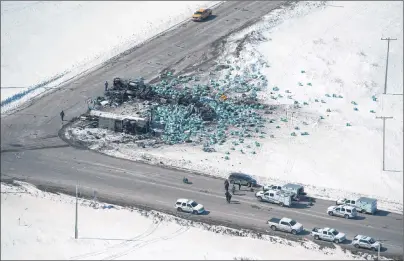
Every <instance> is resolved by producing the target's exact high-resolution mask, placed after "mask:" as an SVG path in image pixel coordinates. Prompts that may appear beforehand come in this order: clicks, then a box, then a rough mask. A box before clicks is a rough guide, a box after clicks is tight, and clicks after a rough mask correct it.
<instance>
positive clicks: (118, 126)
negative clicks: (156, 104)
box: [90, 110, 150, 134]
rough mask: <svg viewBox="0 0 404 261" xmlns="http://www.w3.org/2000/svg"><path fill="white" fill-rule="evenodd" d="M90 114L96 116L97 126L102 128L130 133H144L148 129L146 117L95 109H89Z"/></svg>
mask: <svg viewBox="0 0 404 261" xmlns="http://www.w3.org/2000/svg"><path fill="white" fill-rule="evenodd" d="M90 115H92V116H96V117H98V127H99V128H102V129H107V130H111V131H115V132H125V133H131V134H145V133H148V132H149V131H150V130H149V125H150V124H149V123H150V120H149V119H148V118H143V117H136V116H130V115H119V114H115V113H110V112H104V111H97V110H92V111H90Z"/></svg>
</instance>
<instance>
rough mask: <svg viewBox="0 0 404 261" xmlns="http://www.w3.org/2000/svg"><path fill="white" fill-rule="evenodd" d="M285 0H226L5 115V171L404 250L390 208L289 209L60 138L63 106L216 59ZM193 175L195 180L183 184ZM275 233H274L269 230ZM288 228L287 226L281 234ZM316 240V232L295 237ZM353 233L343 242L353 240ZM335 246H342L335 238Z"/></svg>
mask: <svg viewBox="0 0 404 261" xmlns="http://www.w3.org/2000/svg"><path fill="white" fill-rule="evenodd" d="M280 4H281V2H278V1H271V2H264V1H262V2H247V1H246V2H226V3H224V4H222V5H220V6H218V7H217V8H215V9H214V14H215V15H216V16H214V17H213V18H212V19H210V20H209V21H206V22H201V23H193V22H185V23H183V24H182V25H180V26H179V27H178V28H176V29H174V30H172V31H169V32H166V33H164V34H162V35H160V36H159V37H157V38H155V39H153V40H151V41H150V42H147V43H145V44H144V45H141V46H139V47H136V48H133V49H132V50H130V51H128V52H126V53H125V54H124V55H121V56H119V57H116V58H115V59H112V60H111V61H109V62H107V63H105V64H103V65H102V66H99V67H97V68H94V69H93V70H92V71H89V72H88V73H86V74H83V75H81V76H80V77H78V78H75V79H73V80H72V81H71V82H69V83H67V84H66V85H65V86H64V87H63V88H61V89H60V90H57V91H54V92H52V93H49V94H48V95H46V96H44V97H42V98H40V99H34V100H33V101H32V102H29V103H27V104H26V105H24V106H23V107H21V108H20V109H19V110H18V111H14V112H12V113H10V114H7V115H2V117H1V178H2V180H5V179H13V178H17V179H22V180H25V181H27V182H30V183H33V184H35V185H40V186H41V187H42V188H47V189H49V190H52V191H62V192H66V193H72V192H73V191H74V190H75V185H76V184H77V182H79V185H80V192H81V194H82V195H83V196H90V195H92V194H93V192H94V191H96V192H97V196H98V198H100V199H105V200H109V201H110V202H117V203H122V204H127V205H135V206H139V207H145V208H151V209H156V210H161V211H164V212H166V213H172V214H178V213H176V210H175V209H174V203H175V200H176V199H177V198H180V197H184V198H191V199H194V200H196V201H198V202H200V203H201V204H203V205H204V206H205V208H206V209H207V210H208V214H206V215H199V216H192V215H183V214H180V215H181V216H184V217H186V218H190V219H193V220H198V221H203V222H207V223H211V224H222V225H226V226H230V227H234V228H245V229H251V230H254V231H259V232H263V233H264V232H266V231H267V230H269V228H268V227H267V225H266V221H267V220H268V219H269V218H270V217H290V218H294V219H296V220H297V221H298V222H300V223H302V224H303V226H304V227H305V228H306V229H308V230H311V229H312V228H313V227H333V228H336V229H337V230H339V231H341V232H344V233H346V234H347V238H348V239H352V238H353V236H355V235H356V234H365V235H369V236H372V237H374V238H376V239H380V240H382V242H383V245H384V246H385V247H386V249H383V250H382V254H383V255H386V256H394V257H400V258H399V259H402V256H403V247H402V246H403V220H402V215H398V214H393V213H388V212H385V211H380V212H379V213H378V214H377V215H373V216H372V215H363V214H360V217H359V218H358V219H357V220H345V219H343V218H337V217H330V216H328V215H327V214H326V213H325V212H326V209H327V207H328V206H330V205H332V204H333V203H334V202H331V201H324V200H319V199H317V200H316V202H315V204H314V206H311V207H309V206H307V205H305V204H303V203H302V204H298V205H296V206H295V207H292V208H282V207H279V206H276V205H271V204H268V203H261V202H258V201H257V200H256V199H255V197H254V194H253V193H252V192H249V191H240V192H238V191H237V192H236V195H235V196H234V197H233V199H232V200H233V203H232V204H227V203H226V201H225V196H224V189H223V180H221V179H218V178H214V177H209V176H202V175H196V174H192V173H187V172H183V171H180V170H172V169H168V168H164V167H162V166H152V165H147V164H143V163H137V162H131V161H127V160H123V159H116V158H113V157H109V156H105V155H101V154H99V153H96V152H92V151H88V150H81V149H77V148H73V147H71V146H69V144H67V143H65V142H64V141H63V140H61V139H60V138H59V136H58V131H59V130H60V129H61V127H62V125H63V124H65V123H66V122H65V123H62V122H61V121H60V118H59V112H60V111H61V110H62V109H63V110H64V111H65V113H66V118H67V119H71V118H73V117H76V116H79V115H80V114H82V113H84V112H85V111H86V109H87V105H86V103H85V100H86V99H87V98H90V97H95V96H97V95H102V92H103V89H104V85H103V83H104V82H105V80H109V81H111V80H112V79H113V78H114V77H117V76H118V77H123V78H126V77H137V76H143V77H145V78H146V79H153V78H155V77H156V76H157V75H158V74H159V73H160V72H161V71H163V70H165V69H167V68H170V69H173V70H175V71H176V72H180V71H181V72H187V71H188V72H191V71H192V70H194V69H196V68H202V69H206V68H209V67H210V66H212V64H213V62H214V58H215V57H216V56H217V55H218V54H220V52H221V50H222V49H221V48H222V47H223V45H225V37H226V36H227V35H229V34H230V33H231V32H235V31H238V30H240V29H241V28H243V27H245V26H247V25H250V24H253V23H255V22H256V21H257V19H259V18H260V17H262V16H263V15H265V14H267V13H269V12H270V11H271V10H272V9H274V8H276V7H278V6H279V5H280ZM184 176H186V177H188V178H189V179H190V181H191V182H193V184H190V185H187V184H183V183H182V178H183V177H184ZM269 234H273V232H269ZM276 234H277V235H284V234H283V233H276ZM302 237H305V238H308V239H310V238H311V237H310V236H309V235H308V233H304V234H303V235H300V236H297V237H293V236H291V237H290V238H292V239H298V238H302ZM349 243H350V242H349V240H348V241H347V242H346V243H344V244H342V246H343V247H347V248H352V247H351V246H349ZM329 245H332V244H329Z"/></svg>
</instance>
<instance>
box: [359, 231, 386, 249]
mask: <svg viewBox="0 0 404 261" xmlns="http://www.w3.org/2000/svg"><path fill="white" fill-rule="evenodd" d="M352 245H353V246H354V247H356V248H367V249H371V250H373V251H378V250H379V249H380V248H382V243H380V242H379V241H376V240H374V239H373V238H371V237H367V236H362V235H356V236H355V237H354V239H353V240H352Z"/></svg>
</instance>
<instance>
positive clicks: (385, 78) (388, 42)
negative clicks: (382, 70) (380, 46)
mask: <svg viewBox="0 0 404 261" xmlns="http://www.w3.org/2000/svg"><path fill="white" fill-rule="evenodd" d="M381 40H384V41H387V58H386V74H385V76H384V94H386V92H387V71H388V69H389V51H390V41H393V40H397V38H394V39H393V38H390V37H388V38H381Z"/></svg>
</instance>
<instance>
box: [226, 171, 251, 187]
mask: <svg viewBox="0 0 404 261" xmlns="http://www.w3.org/2000/svg"><path fill="white" fill-rule="evenodd" d="M228 180H229V182H230V184H235V185H241V186H247V187H256V186H257V181H256V180H255V179H254V178H253V177H251V176H250V175H247V174H244V173H237V172H232V173H230V175H229V177H228Z"/></svg>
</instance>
